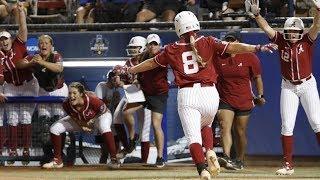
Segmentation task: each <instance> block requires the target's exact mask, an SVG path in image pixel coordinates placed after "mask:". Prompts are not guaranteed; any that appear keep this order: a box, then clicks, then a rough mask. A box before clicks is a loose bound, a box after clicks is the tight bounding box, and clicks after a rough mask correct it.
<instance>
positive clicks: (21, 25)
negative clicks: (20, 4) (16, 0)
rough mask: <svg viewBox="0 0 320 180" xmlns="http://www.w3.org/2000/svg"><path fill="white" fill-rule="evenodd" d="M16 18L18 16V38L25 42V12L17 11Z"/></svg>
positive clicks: (26, 36)
mask: <svg viewBox="0 0 320 180" xmlns="http://www.w3.org/2000/svg"><path fill="white" fill-rule="evenodd" d="M18 16H19V30H18V36H19V38H20V40H22V41H23V42H26V41H27V38H28V29H27V21H26V14H25V11H24V10H23V9H18Z"/></svg>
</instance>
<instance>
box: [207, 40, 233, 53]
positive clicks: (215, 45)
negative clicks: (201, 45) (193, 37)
mask: <svg viewBox="0 0 320 180" xmlns="http://www.w3.org/2000/svg"><path fill="white" fill-rule="evenodd" d="M207 41H208V45H209V47H211V48H210V49H212V50H214V51H215V52H216V53H217V54H219V55H223V54H224V53H225V52H226V50H227V48H228V46H229V43H228V42H226V41H221V40H220V39H217V38H215V37H212V36H209V37H208V38H207Z"/></svg>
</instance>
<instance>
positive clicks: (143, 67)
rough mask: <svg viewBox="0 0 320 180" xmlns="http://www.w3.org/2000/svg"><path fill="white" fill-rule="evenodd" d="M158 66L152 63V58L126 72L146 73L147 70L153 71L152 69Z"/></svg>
mask: <svg viewBox="0 0 320 180" xmlns="http://www.w3.org/2000/svg"><path fill="white" fill-rule="evenodd" d="M158 66H159V65H158V64H157V63H156V62H154V58H151V59H148V60H145V61H143V62H142V63H140V64H138V65H136V66H133V67H130V68H129V69H128V72H129V73H133V74H136V73H140V72H144V71H148V70H151V69H154V68H156V67H158Z"/></svg>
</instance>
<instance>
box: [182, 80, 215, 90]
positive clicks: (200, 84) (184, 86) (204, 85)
mask: <svg viewBox="0 0 320 180" xmlns="http://www.w3.org/2000/svg"><path fill="white" fill-rule="evenodd" d="M197 85H199V86H201V87H210V86H214V83H212V82H211V83H209V82H207V83H202V82H201V83H187V84H184V85H181V86H179V88H180V89H181V88H186V87H195V86H197Z"/></svg>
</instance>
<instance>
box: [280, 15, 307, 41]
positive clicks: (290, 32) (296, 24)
mask: <svg viewBox="0 0 320 180" xmlns="http://www.w3.org/2000/svg"><path fill="white" fill-rule="evenodd" d="M283 29H284V30H283V38H284V39H285V40H289V41H297V40H301V39H302V35H303V29H304V24H303V21H302V20H301V19H300V18H298V17H290V18H288V19H287V20H286V22H285V23H284V28H283Z"/></svg>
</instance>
